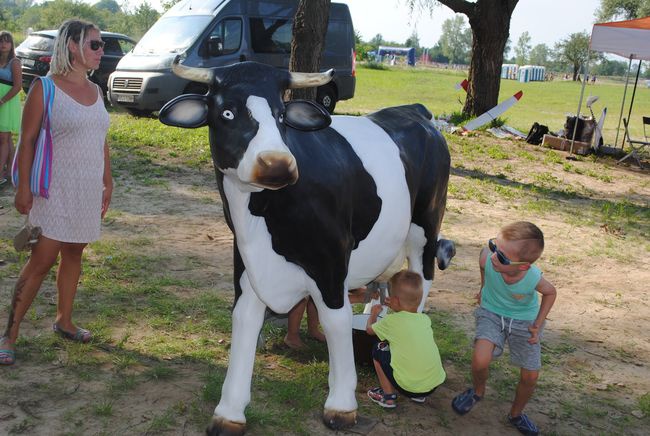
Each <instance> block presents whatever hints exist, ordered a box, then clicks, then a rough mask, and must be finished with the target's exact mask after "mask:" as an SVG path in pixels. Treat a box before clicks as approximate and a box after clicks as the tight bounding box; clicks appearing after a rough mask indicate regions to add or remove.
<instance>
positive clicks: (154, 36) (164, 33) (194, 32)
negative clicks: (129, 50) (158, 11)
mask: <svg viewBox="0 0 650 436" xmlns="http://www.w3.org/2000/svg"><path fill="white" fill-rule="evenodd" d="M212 18H214V17H212V15H191V16H183V17H166V18H161V19H160V20H158V21H157V22H156V24H154V25H153V26H152V27H151V29H149V30H148V31H147V33H145V35H144V36H143V37H142V39H141V40H140V42H138V45H136V46H135V48H134V49H133V53H134V54H165V53H180V52H183V51H185V49H187V48H188V47H189V46H190V45H191V44H192V43H193V42H194V41H195V40H196V38H197V37H198V36H199V35H200V34H201V32H202V31H203V30H204V29H205V27H206V26H207V25H208V24H209V23H210V21H212Z"/></svg>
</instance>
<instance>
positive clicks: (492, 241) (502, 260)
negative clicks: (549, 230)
mask: <svg viewBox="0 0 650 436" xmlns="http://www.w3.org/2000/svg"><path fill="white" fill-rule="evenodd" d="M488 248H489V249H490V251H491V252H492V253H496V255H497V259H499V262H500V263H501V265H526V264H528V263H530V262H513V261H512V260H510V259H508V257H507V256H506V255H505V254H503V251H501V250H499V249H498V248H497V243H496V238H492V239H490V240H489V241H488Z"/></svg>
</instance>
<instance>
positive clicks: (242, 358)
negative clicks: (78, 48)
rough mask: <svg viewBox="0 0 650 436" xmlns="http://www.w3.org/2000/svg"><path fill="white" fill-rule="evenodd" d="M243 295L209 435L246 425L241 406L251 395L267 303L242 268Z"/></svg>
mask: <svg viewBox="0 0 650 436" xmlns="http://www.w3.org/2000/svg"><path fill="white" fill-rule="evenodd" d="M240 283H241V287H242V295H241V297H240V298H239V300H238V301H237V304H236V305H235V309H234V310H233V314H232V338H231V346H230V361H229V363H228V371H227V373H226V379H225V380H224V382H223V387H222V389H221V400H220V401H219V404H218V405H217V407H216V408H215V409H214V416H213V417H212V424H211V425H210V427H209V428H208V434H209V435H218V434H243V433H244V431H245V429H246V428H245V427H246V417H245V416H244V410H245V409H246V406H247V405H248V403H249V402H250V398H251V377H252V375H253V365H254V363H255V347H256V344H257V337H258V335H259V333H260V329H261V328H262V323H263V322H264V311H265V309H266V306H265V305H264V303H262V301H261V300H260V299H259V298H258V297H257V295H256V294H255V292H254V291H253V289H252V287H251V285H250V282H249V280H248V274H247V273H246V272H244V274H243V275H242V278H241V281H240Z"/></svg>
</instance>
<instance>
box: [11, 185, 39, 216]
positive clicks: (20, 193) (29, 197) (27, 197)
mask: <svg viewBox="0 0 650 436" xmlns="http://www.w3.org/2000/svg"><path fill="white" fill-rule="evenodd" d="M33 202H34V195H33V194H32V191H30V190H29V188H25V187H24V186H23V187H22V188H21V185H18V190H17V191H16V197H15V198H14V205H15V206H16V210H17V211H18V212H19V213H20V214H21V215H27V214H28V213H29V211H30V210H32V204H33Z"/></svg>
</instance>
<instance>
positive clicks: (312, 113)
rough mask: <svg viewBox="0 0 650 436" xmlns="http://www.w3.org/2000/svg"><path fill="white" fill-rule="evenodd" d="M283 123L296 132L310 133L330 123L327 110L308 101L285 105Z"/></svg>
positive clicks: (296, 101) (294, 101) (297, 101)
mask: <svg viewBox="0 0 650 436" xmlns="http://www.w3.org/2000/svg"><path fill="white" fill-rule="evenodd" d="M284 122H285V124H286V125H287V126H289V127H293V128H294V129H296V130H304V131H306V132H312V131H314V130H320V129H324V128H325V127H327V126H329V125H330V124H331V123H332V118H331V117H330V114H329V113H328V112H327V110H326V109H325V108H324V107H322V106H320V105H318V104H316V103H314V102H313V101H309V100H293V101H289V102H287V103H285V112H284Z"/></svg>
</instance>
